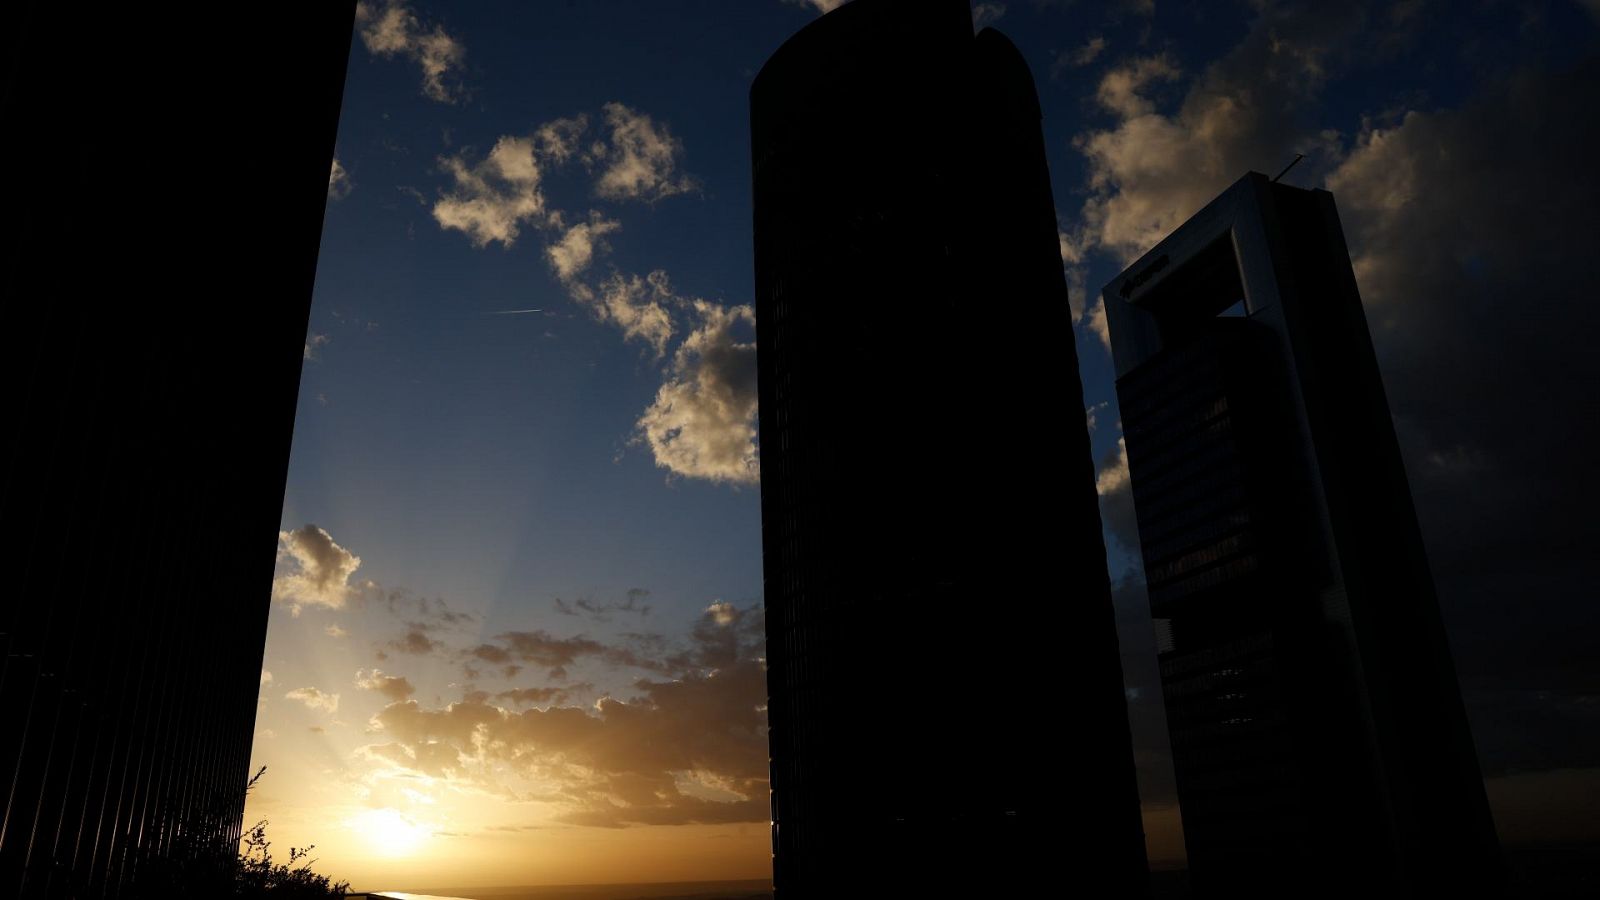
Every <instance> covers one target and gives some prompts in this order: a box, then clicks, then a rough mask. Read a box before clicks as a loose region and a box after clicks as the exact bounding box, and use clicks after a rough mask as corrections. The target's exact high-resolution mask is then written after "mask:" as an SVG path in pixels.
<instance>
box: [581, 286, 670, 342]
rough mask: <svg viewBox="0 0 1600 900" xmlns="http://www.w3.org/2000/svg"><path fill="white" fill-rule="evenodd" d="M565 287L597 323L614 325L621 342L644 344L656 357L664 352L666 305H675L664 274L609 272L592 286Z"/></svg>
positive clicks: (667, 333)
mask: <svg viewBox="0 0 1600 900" xmlns="http://www.w3.org/2000/svg"><path fill="white" fill-rule="evenodd" d="M568 287H569V290H570V293H571V294H572V298H573V299H574V300H576V301H577V302H578V303H580V304H581V305H583V306H585V307H588V308H589V310H590V311H592V312H593V313H594V314H595V316H596V317H597V318H598V319H600V321H602V322H608V323H610V324H612V325H615V326H616V327H617V328H618V329H620V330H621V331H622V337H623V339H624V340H636V341H642V342H644V343H646V344H648V345H649V346H650V348H651V349H652V350H654V351H655V355H656V357H657V358H660V357H661V356H663V355H664V354H665V353H666V351H667V344H668V343H670V342H671V340H672V335H673V326H672V313H671V312H670V311H669V310H668V306H669V304H672V303H675V302H677V297H676V295H674V294H673V293H672V287H671V285H670V284H669V283H668V280H667V273H665V272H663V271H661V270H659V269H657V270H656V271H654V272H651V273H650V274H649V275H646V276H645V277H643V278H640V277H639V276H638V275H624V274H622V273H620V272H613V273H612V274H611V276H610V277H608V278H607V279H606V280H605V281H602V282H601V283H600V284H599V285H598V286H596V287H590V286H589V285H585V284H576V283H574V284H571V285H569V286H568Z"/></svg>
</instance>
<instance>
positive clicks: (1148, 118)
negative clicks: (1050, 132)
mask: <svg viewBox="0 0 1600 900" xmlns="http://www.w3.org/2000/svg"><path fill="white" fill-rule="evenodd" d="M1364 20H1365V10H1364V8H1362V7H1361V6H1360V5H1359V4H1358V5H1351V6H1347V5H1342V4H1341V5H1338V6H1333V5H1320V4H1305V3H1279V4H1272V5H1264V6H1262V7H1261V9H1260V14H1259V16H1258V18H1257V19H1256V21H1255V22H1254V23H1253V24H1252V26H1251V29H1250V32H1249V33H1248V34H1247V36H1246V37H1245V39H1244V40H1243V41H1242V42H1241V43H1240V44H1239V45H1238V46H1237V47H1235V48H1234V49H1233V50H1232V51H1231V52H1230V53H1228V54H1227V55H1226V56H1224V57H1223V58H1222V59H1220V60H1218V61H1216V62H1215V63H1213V64H1211V65H1210V66H1208V67H1207V68H1206V69H1205V71H1204V72H1203V73H1201V74H1200V75H1199V76H1198V77H1197V78H1195V79H1194V81H1193V82H1192V83H1191V84H1190V85H1189V87H1188V89H1187V91H1186V92H1185V93H1184V95H1183V98H1182V101H1181V102H1180V103H1179V104H1178V106H1177V108H1176V109H1175V110H1174V111H1173V112H1171V113H1162V112H1161V111H1160V107H1161V106H1162V103H1161V100H1162V98H1161V96H1160V92H1159V91H1158V90H1157V88H1159V87H1161V86H1162V85H1167V84H1171V83H1173V82H1175V81H1177V80H1179V79H1180V78H1181V75H1182V73H1181V72H1180V71H1179V70H1178V67H1177V65H1176V63H1175V62H1174V61H1173V60H1172V59H1171V58H1170V57H1167V56H1165V55H1158V56H1151V57H1142V58H1135V59H1130V60H1126V61H1124V62H1123V63H1121V64H1119V65H1117V66H1115V67H1113V68H1112V69H1110V70H1109V71H1107V72H1106V73H1105V75H1104V76H1102V78H1101V80H1100V83H1099V86H1098V89H1097V91H1096V100H1097V102H1098V103H1099V104H1100V106H1101V107H1102V108H1104V109H1105V110H1106V111H1107V112H1109V113H1111V114H1112V116H1113V124H1112V125H1111V127H1108V128H1102V129H1097V130H1090V131H1087V132H1084V133H1082V134H1080V135H1078V136H1077V138H1075V139H1074V142H1073V144H1074V146H1075V147H1076V148H1077V149H1078V151H1079V152H1080V153H1082V154H1083V156H1084V158H1085V160H1086V162H1087V164H1088V173H1089V174H1088V198H1087V199H1086V200H1085V202H1084V205H1083V207H1082V210H1081V212H1080V217H1079V218H1080V222H1081V226H1080V228H1078V229H1077V230H1076V233H1075V235H1074V237H1075V239H1076V241H1077V243H1078V246H1080V247H1081V248H1082V249H1083V250H1084V251H1088V250H1091V249H1103V250H1105V251H1106V252H1107V253H1110V254H1111V255H1113V256H1114V257H1115V258H1117V260H1118V261H1119V262H1122V263H1127V262H1131V261H1132V260H1133V259H1135V258H1137V257H1138V256H1139V255H1140V254H1141V253H1143V252H1144V251H1145V250H1147V249H1149V248H1150V247H1151V246H1153V245H1154V244H1155V243H1156V242H1157V241H1159V240H1160V239H1161V238H1163V237H1165V236H1166V235H1167V234H1168V233H1170V232H1171V231H1172V230H1173V229H1175V228H1176V227H1177V226H1178V225H1180V224H1182V223H1183V221H1184V220H1186V219H1187V218H1188V217H1189V216H1190V215H1192V214H1193V213H1195V212H1196V211H1197V210H1199V209H1200V207H1201V206H1203V205H1205V203H1206V202H1208V201H1209V200H1211V198H1212V197H1214V196H1216V195H1217V194H1218V193H1220V192H1221V190H1222V189H1223V188H1225V187H1227V186H1228V185H1229V184H1232V183H1233V182H1234V181H1236V180H1238V178H1239V177H1240V176H1242V175H1243V174H1244V173H1245V172H1246V171H1248V170H1250V169H1258V170H1259V169H1274V170H1275V169H1276V167H1278V166H1280V165H1282V164H1283V163H1285V162H1287V161H1288V160H1289V159H1290V158H1292V156H1293V154H1294V153H1295V152H1302V153H1305V154H1306V155H1307V157H1308V159H1307V161H1306V162H1305V163H1302V169H1301V170H1299V171H1300V174H1301V175H1304V176H1313V177H1314V175H1315V173H1317V172H1321V171H1326V169H1327V168H1328V167H1329V166H1330V165H1331V164H1332V162H1333V161H1334V160H1336V159H1337V157H1338V155H1339V142H1338V135H1337V134H1336V133H1335V132H1332V131H1328V130H1319V129H1317V128H1315V127H1313V126H1312V125H1311V124H1310V123H1309V122H1308V121H1307V116H1308V115H1309V112H1308V111H1309V110H1311V109H1313V108H1314V107H1315V104H1314V102H1313V101H1314V100H1315V98H1316V96H1317V94H1318V92H1319V91H1320V89H1321V87H1322V86H1323V84H1324V83H1325V82H1326V80H1327V75H1328V69H1329V67H1330V65H1331V61H1332V59H1333V57H1334V55H1335V53H1336V49H1335V48H1338V47H1340V46H1342V45H1343V44H1344V43H1346V42H1347V41H1348V39H1349V38H1350V37H1351V36H1352V35H1353V34H1354V32H1355V30H1356V29H1357V28H1358V27H1359V26H1360V24H1361V23H1362V22H1363V21H1364ZM1092 321H1093V320H1092V319H1091V322H1092Z"/></svg>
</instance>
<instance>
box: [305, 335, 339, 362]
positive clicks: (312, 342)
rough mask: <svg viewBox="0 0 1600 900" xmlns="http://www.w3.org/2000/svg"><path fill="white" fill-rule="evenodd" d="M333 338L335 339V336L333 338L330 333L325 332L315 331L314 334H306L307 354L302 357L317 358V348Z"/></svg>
mask: <svg viewBox="0 0 1600 900" xmlns="http://www.w3.org/2000/svg"><path fill="white" fill-rule="evenodd" d="M331 340H333V338H331V337H329V336H328V335H325V334H315V333H313V334H308V335H306V349H305V354H304V355H303V356H302V357H301V358H302V359H316V358H317V348H318V347H321V346H323V345H325V344H327V343H328V342H329V341H331Z"/></svg>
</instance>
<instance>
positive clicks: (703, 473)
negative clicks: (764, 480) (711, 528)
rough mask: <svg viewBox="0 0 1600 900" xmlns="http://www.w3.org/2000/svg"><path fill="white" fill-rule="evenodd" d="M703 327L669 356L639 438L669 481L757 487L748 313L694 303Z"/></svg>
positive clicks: (751, 324) (753, 366)
mask: <svg viewBox="0 0 1600 900" xmlns="http://www.w3.org/2000/svg"><path fill="white" fill-rule="evenodd" d="M692 307H693V309H694V311H695V313H696V315H697V316H698V318H699V321H700V325H699V327H698V328H696V329H695V330H694V331H693V332H692V333H690V335H689V336H688V337H687V338H685V339H684V342H683V344H682V345H681V346H680V347H679V348H678V350H677V353H676V354H675V355H674V357H673V362H672V367H671V370H670V372H669V373H668V376H667V380H666V383H664V384H663V385H662V386H661V389H660V390H659V391H657V392H656V398H655V401H654V402H653V403H651V404H650V407H649V408H648V409H646V410H645V411H644V414H643V415H642V416H640V418H639V421H638V424H637V439H638V440H641V441H643V442H644V443H646V444H647V445H648V446H649V447H650V451H651V453H652V454H654V456H655V460H656V465H657V466H659V467H661V468H663V469H666V470H667V471H669V472H671V473H672V474H674V475H681V476H684V477H688V478H703V479H707V480H709V481H713V482H725V483H730V484H755V483H757V482H758V481H759V480H760V475H761V470H760V459H759V452H758V449H757V446H756V409H757V396H756V359H755V356H756V348H755V342H754V340H753V339H751V338H750V337H747V336H744V333H747V332H748V330H749V329H752V328H754V326H755V313H754V311H753V310H752V309H751V308H750V307H749V306H731V307H727V306H719V305H717V304H714V303H708V302H706V301H704V300H695V301H693V302H692Z"/></svg>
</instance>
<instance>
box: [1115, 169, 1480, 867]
mask: <svg viewBox="0 0 1600 900" xmlns="http://www.w3.org/2000/svg"><path fill="white" fill-rule="evenodd" d="M1104 297H1105V305H1106V311H1107V316H1108V319H1109V323H1110V326H1111V339H1112V349H1113V354H1114V356H1115V359H1116V368H1117V395H1118V398H1119V400H1120V402H1121V407H1122V425H1123V431H1124V438H1125V440H1126V443H1127V451H1128V466H1129V470H1130V474H1131V477H1132V487H1133V497H1134V505H1135V509H1136V512H1137V515H1138V523H1139V538H1140V543H1141V544H1142V545H1143V547H1142V550H1143V554H1144V564H1145V576H1146V579H1147V580H1148V582H1149V588H1150V606H1151V611H1152V613H1153V614H1154V616H1155V618H1156V631H1157V643H1158V649H1159V651H1160V662H1161V679H1162V688H1163V694H1164V697H1165V702H1166V707H1167V721H1168V723H1169V725H1170V728H1171V732H1172V749H1173V760H1174V764H1175V768H1176V774H1177V781H1178V798H1179V802H1180V804H1181V806H1182V811H1183V826H1184V839H1185V842H1186V844H1187V846H1188V854H1189V867H1190V873H1191V877H1192V880H1193V884H1194V886H1195V888H1196V890H1197V891H1198V892H1199V893H1200V895H1201V896H1210V897H1223V896H1225V897H1257V896H1274V897H1276V896H1324V895H1327V896H1356V895H1376V896H1386V897H1388V896H1394V897H1399V896H1434V895H1436V894H1437V895H1440V896H1474V897H1479V896H1493V895H1494V892H1495V891H1496V890H1497V889H1498V885H1499V884H1500V878H1501V876H1500V868H1499V853H1498V848H1497V845H1496V841H1495V834H1494V825H1493V822H1492V821H1491V819H1490V816H1489V811H1488V805H1487V802H1486V799H1485V796H1484V789H1483V782H1482V779H1481V776H1480V774H1479V771H1478V763H1477V757H1476V755H1475V754H1474V752H1473V746H1472V739H1471V736H1470V734H1469V733H1468V728H1467V720H1466V715H1465V711H1464V709H1463V707H1462V703H1461V694H1460V690H1459V688H1458V687H1457V685H1456V678H1455V670H1454V668H1453V666H1452V664H1451V661H1450V653H1449V647H1448V645H1447V642H1446V639H1445V633H1444V628H1443V624H1442V623H1441V620H1440V616H1439V607H1438V603H1437V601H1436V599H1435V597H1434V591H1433V582H1432V579H1431V577H1430V575H1429V572H1428V564H1427V560H1426V558H1425V557H1424V554H1423V546H1422V538H1421V534H1420V531H1419V529H1418V527H1417V520H1416V514H1415V512H1414V510H1413V508H1412V504H1411V493H1410V490H1409V488H1408V486H1407V483H1406V475H1405V469H1404V467H1403V465H1402V463H1401V460H1400V452H1399V448H1398V444H1397V443H1396V440H1395V434H1394V427H1393V425H1392V423H1391V420H1390V417H1389V407H1388V403H1387V401H1386V400H1385V398H1384V391H1383V383H1382V381H1381V379H1380V377H1379V373H1378V366H1377V361H1376V357H1375V355H1374V353H1373V348H1372V340H1371V337H1370V336H1369V334H1368V332H1367V324H1366V319H1365V317H1364V315H1363V313H1362V308H1361V298H1360V296H1359V295H1358V293H1357V291H1356V284H1355V277H1354V275H1353V274H1352V272H1351V268H1350V260H1349V253H1348V251H1347V249H1346V247H1345V243H1344V235H1343V232H1342V231H1341V229H1340V226H1339V218H1338V213H1337V212H1336V211H1335V209H1334V204H1333V197H1332V195H1330V194H1328V193H1327V192H1326V191H1307V190H1301V189H1298V188H1292V187H1289V186H1287V185H1282V184H1274V183H1271V182H1269V181H1268V180H1267V179H1266V178H1265V177H1263V176H1261V175H1260V174H1256V173H1251V174H1250V175H1247V176H1246V177H1244V178H1243V179H1241V180H1240V181H1238V182H1237V183H1235V184H1234V185H1233V186H1232V187H1230V188H1229V189H1228V190H1227V191H1225V192H1224V193H1223V194H1222V195H1221V196H1220V197H1218V198H1217V199H1216V200H1214V201H1212V202H1211V204H1210V205H1208V206H1207V207H1206V208H1205V209H1203V210H1201V211H1200V212H1199V213H1197V214H1196V215H1195V216H1194V218H1192V219H1190V220H1189V221H1188V222H1186V223H1184V225H1183V226H1181V227H1180V228H1179V229H1178V230H1177V231H1175V232H1173V233H1172V235H1170V236H1169V237H1167V239H1166V240H1164V241H1162V242H1161V243H1160V244H1158V245H1157V246H1156V247H1155V248H1154V249H1152V250H1151V251H1150V252H1149V253H1147V254H1145V255H1144V257H1143V258H1141V259H1140V260H1139V261H1138V262H1136V263H1134V265H1133V266H1131V267H1130V268H1129V269H1128V270H1127V271H1125V272H1123V273H1122V274H1121V275H1120V276H1118V277H1117V279H1116V280H1114V281H1113V282H1111V284H1110V285H1108V286H1107V287H1106V288H1105V291H1104ZM1319 890H1320V891H1322V892H1323V893H1319V892H1318V891H1319Z"/></svg>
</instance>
